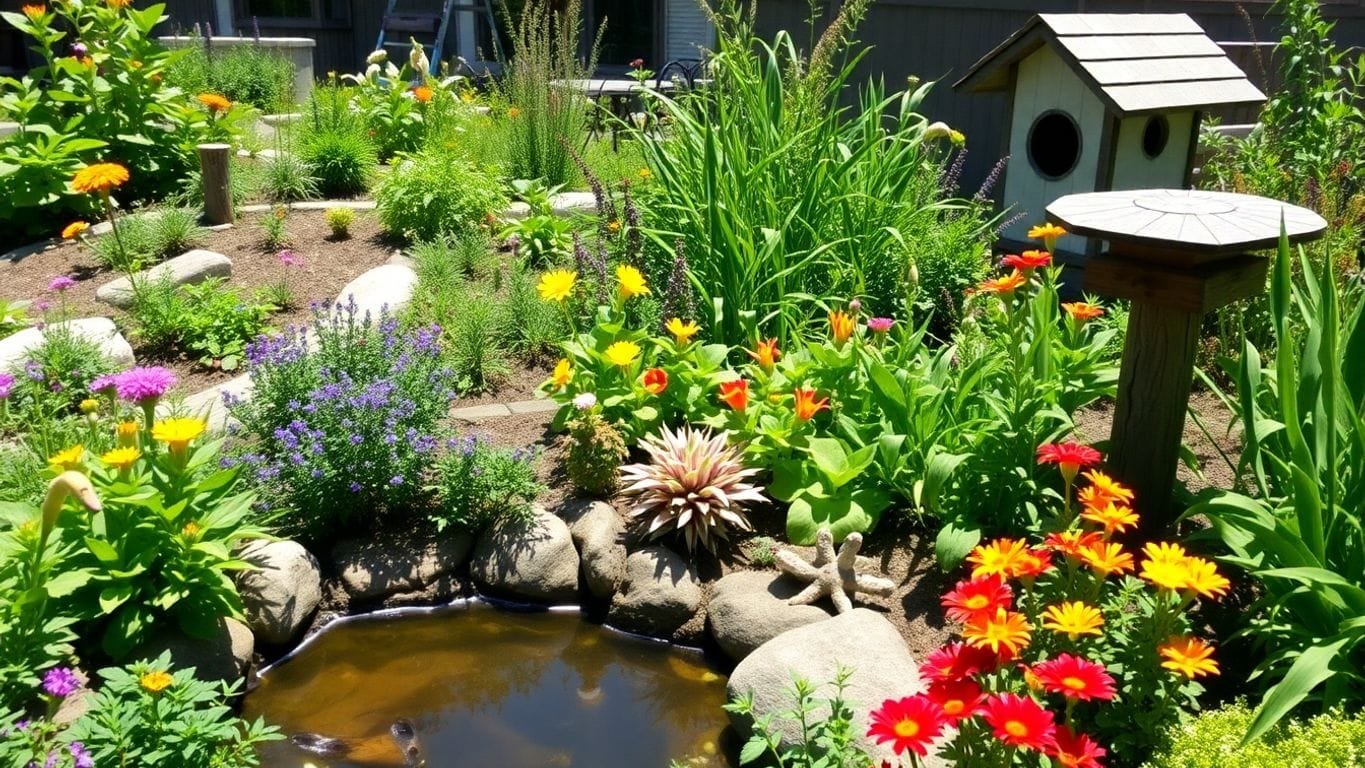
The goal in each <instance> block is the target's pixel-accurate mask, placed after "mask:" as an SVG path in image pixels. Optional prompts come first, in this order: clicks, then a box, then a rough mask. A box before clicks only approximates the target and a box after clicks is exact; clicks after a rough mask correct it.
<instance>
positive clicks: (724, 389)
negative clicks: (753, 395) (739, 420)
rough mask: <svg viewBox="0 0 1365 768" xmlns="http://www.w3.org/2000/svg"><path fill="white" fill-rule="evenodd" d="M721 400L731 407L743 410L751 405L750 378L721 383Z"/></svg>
mask: <svg viewBox="0 0 1365 768" xmlns="http://www.w3.org/2000/svg"><path fill="white" fill-rule="evenodd" d="M720 399H721V402H723V403H725V404H726V405H728V406H730V408H732V409H734V410H736V411H740V412H743V411H744V409H745V408H748V407H749V380H748V379H735V380H734V381H723V382H721V384H720Z"/></svg>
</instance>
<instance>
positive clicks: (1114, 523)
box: [1081, 501, 1138, 535]
mask: <svg viewBox="0 0 1365 768" xmlns="http://www.w3.org/2000/svg"><path fill="white" fill-rule="evenodd" d="M1081 518H1082V519H1083V520H1089V521H1090V522H1092V523H1099V524H1100V525H1102V526H1104V532H1105V534H1106V535H1112V534H1113V533H1114V532H1115V531H1118V532H1119V533H1122V532H1124V531H1126V530H1128V529H1129V528H1132V527H1133V526H1135V525H1137V522H1138V514H1137V513H1136V512H1134V511H1133V510H1132V509H1131V508H1129V507H1126V506H1124V505H1122V504H1115V503H1114V502H1112V501H1111V502H1109V503H1108V504H1106V505H1104V506H1103V507H1086V508H1085V511H1083V512H1081Z"/></svg>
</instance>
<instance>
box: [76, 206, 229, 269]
mask: <svg viewBox="0 0 1365 768" xmlns="http://www.w3.org/2000/svg"><path fill="white" fill-rule="evenodd" d="M207 237H208V230H207V229H204V228H203V227H201V226H199V215H198V214H197V213H196V212H194V211H192V210H190V209H188V208H174V207H166V208H158V209H156V210H153V211H148V212H146V213H141V214H137V215H133V216H125V217H123V218H122V219H120V220H119V232H118V237H115V236H114V235H113V233H110V234H107V235H101V236H100V237H97V238H94V239H93V240H90V241H89V242H90V243H91V248H92V249H93V250H94V252H95V258H96V259H97V260H98V261H99V262H100V263H101V264H103V265H104V266H106V267H108V268H110V269H116V270H121V271H125V272H135V271H137V270H139V269H142V268H144V267H145V266H147V265H149V264H155V263H157V262H160V261H164V260H166V259H169V258H172V257H175V256H179V255H181V254H182V253H185V252H186V251H188V250H190V249H192V248H197V247H199V246H200V245H203V243H204V240H205V239H206V238H207ZM120 241H122V248H120V245H119V243H120Z"/></svg>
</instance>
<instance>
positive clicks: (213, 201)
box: [199, 144, 232, 226]
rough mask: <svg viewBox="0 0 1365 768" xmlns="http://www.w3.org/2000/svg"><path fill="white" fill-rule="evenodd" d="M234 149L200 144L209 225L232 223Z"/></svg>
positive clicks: (222, 145) (201, 168)
mask: <svg viewBox="0 0 1365 768" xmlns="http://www.w3.org/2000/svg"><path fill="white" fill-rule="evenodd" d="M231 157H232V147H231V146H229V145H227V144H200V145H199V170H200V177H201V178H202V180H203V184H204V219H205V220H206V221H207V222H208V223H209V225H211V226H212V225H218V224H231V223H232V176H231V174H232V170H231V169H232V166H231V162H230V161H231Z"/></svg>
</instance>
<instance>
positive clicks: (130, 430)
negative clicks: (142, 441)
mask: <svg viewBox="0 0 1365 768" xmlns="http://www.w3.org/2000/svg"><path fill="white" fill-rule="evenodd" d="M139 429H141V426H140V425H139V424H138V423H137V422H136V421H122V422H119V425H118V426H117V427H115V428H114V436H115V437H117V438H118V444H119V446H120V447H123V448H127V447H128V446H130V445H137V433H138V430H139Z"/></svg>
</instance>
